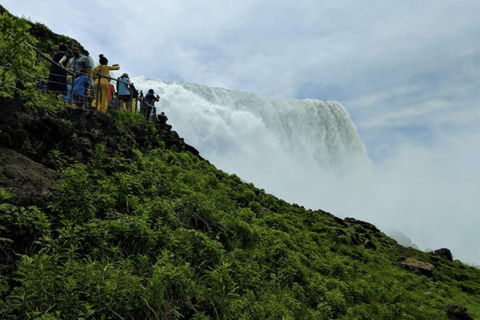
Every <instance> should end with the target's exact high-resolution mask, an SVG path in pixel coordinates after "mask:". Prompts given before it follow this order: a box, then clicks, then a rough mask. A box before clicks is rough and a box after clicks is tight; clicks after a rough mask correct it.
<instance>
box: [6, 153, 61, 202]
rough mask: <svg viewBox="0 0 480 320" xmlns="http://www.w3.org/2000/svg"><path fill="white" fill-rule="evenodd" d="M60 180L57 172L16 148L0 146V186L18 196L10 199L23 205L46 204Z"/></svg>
mask: <svg viewBox="0 0 480 320" xmlns="http://www.w3.org/2000/svg"><path fill="white" fill-rule="evenodd" d="M58 182H59V175H58V173H57V172H55V171H53V170H51V169H49V168H47V167H45V166H44V165H42V164H40V163H36V162H34V161H32V160H30V159H29V158H27V157H25V156H24V155H21V154H19V153H18V152H15V151H14V150H11V149H7V148H2V147H0V188H3V189H5V190H6V191H8V192H10V193H14V194H15V195H16V196H15V197H13V198H12V199H10V200H9V201H10V202H11V203H12V204H15V205H21V206H30V205H35V206H39V207H42V206H45V205H48V203H49V201H50V200H51V198H52V196H53V190H54V188H55V186H56V184H57V183H58Z"/></svg>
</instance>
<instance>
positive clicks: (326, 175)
mask: <svg viewBox="0 0 480 320" xmlns="http://www.w3.org/2000/svg"><path fill="white" fill-rule="evenodd" d="M132 82H133V83H134V84H135V86H136V88H137V89H138V90H142V91H143V92H147V91H148V90H149V89H153V90H154V91H155V94H159V95H160V96H161V99H160V102H159V103H157V112H160V111H164V112H165V114H166V115H167V116H168V118H169V120H168V123H169V124H171V125H172V126H173V130H175V131H177V132H178V133H179V135H180V136H181V137H182V138H184V139H185V142H186V143H188V144H190V145H192V146H193V147H195V148H196V149H197V150H199V151H200V154H201V155H202V157H204V158H206V159H207V160H209V161H210V162H211V163H212V164H214V165H215V166H216V167H217V168H219V169H221V170H224V171H226V172H228V173H230V174H236V175H238V176H239V177H240V178H242V179H243V180H245V181H249V182H252V183H254V184H255V185H256V186H257V187H260V188H264V189H265V190H266V191H267V192H269V193H273V194H274V195H276V196H279V197H281V198H283V199H284V200H286V201H291V202H297V203H299V204H302V205H305V206H310V207H313V208H316V209H318V208H321V207H322V208H324V207H325V203H323V205H320V204H319V203H317V202H318V201H320V200H324V201H325V199H326V198H329V196H328V194H329V193H331V192H336V193H337V194H338V192H340V193H341V194H343V193H345V192H346V191H347V190H348V189H349V188H350V187H351V186H349V185H345V184H344V183H345V181H349V182H348V184H351V183H352V182H351V181H352V177H361V176H364V175H368V174H369V172H370V167H371V162H370V160H369V159H368V157H367V155H366V150H365V147H364V145H363V143H362V141H361V139H360V137H359V135H358V132H357V129H356V127H355V124H354V123H353V121H352V119H351V118H350V115H349V114H348V112H347V111H346V109H345V108H344V107H343V106H342V105H341V104H340V103H338V102H334V101H320V100H312V99H307V100H298V99H268V98H266V97H264V96H262V95H260V94H256V93H248V92H240V91H233V90H227V89H223V88H216V87H210V86H202V85H198V84H193V83H179V82H173V83H171V82H164V81H161V80H156V79H145V78H142V77H134V78H133V79H132ZM345 179H347V180H345ZM341 181H343V183H342V182H341ZM319 183H320V184H321V185H318V184H319ZM326 185H328V188H327V187H326ZM308 188H309V189H311V190H307V189H308ZM300 189H301V190H303V191H302V192H301V195H300V196H299V190H300Z"/></svg>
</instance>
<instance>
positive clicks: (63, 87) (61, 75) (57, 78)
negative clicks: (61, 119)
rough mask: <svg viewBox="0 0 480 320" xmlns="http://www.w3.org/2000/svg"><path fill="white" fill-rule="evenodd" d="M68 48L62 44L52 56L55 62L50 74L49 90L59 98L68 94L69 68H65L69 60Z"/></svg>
mask: <svg viewBox="0 0 480 320" xmlns="http://www.w3.org/2000/svg"><path fill="white" fill-rule="evenodd" d="M67 50H68V48H67V46H66V45H64V44H61V45H60V47H59V48H58V52H57V53H56V54H55V55H54V56H53V58H52V60H53V61H54V62H55V63H52V66H51V67H50V75H49V76H48V83H47V90H48V91H53V92H55V93H56V94H57V95H58V96H57V98H59V99H62V98H63V97H64V96H66V95H67V70H66V69H65V67H66V66H67V61H68V53H67ZM60 95H61V96H60Z"/></svg>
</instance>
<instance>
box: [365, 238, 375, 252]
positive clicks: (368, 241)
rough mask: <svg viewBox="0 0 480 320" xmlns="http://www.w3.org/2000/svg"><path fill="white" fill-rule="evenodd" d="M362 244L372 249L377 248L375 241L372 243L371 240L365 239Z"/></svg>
mask: <svg viewBox="0 0 480 320" xmlns="http://www.w3.org/2000/svg"><path fill="white" fill-rule="evenodd" d="M363 245H364V246H365V248H367V249H372V250H377V246H376V245H375V243H373V242H372V241H371V240H368V239H367V240H365V242H364V243H363Z"/></svg>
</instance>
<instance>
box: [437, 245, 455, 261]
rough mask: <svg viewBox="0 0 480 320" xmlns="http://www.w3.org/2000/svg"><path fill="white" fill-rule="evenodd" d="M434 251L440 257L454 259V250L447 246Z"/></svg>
mask: <svg viewBox="0 0 480 320" xmlns="http://www.w3.org/2000/svg"><path fill="white" fill-rule="evenodd" d="M433 253H435V254H438V255H439V256H440V257H442V258H443V259H445V260H448V261H453V257H452V252H451V251H450V250H449V249H447V248H441V249H438V250H435V251H433Z"/></svg>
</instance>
